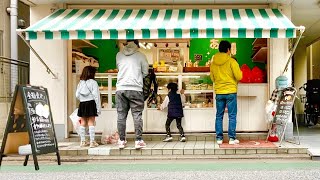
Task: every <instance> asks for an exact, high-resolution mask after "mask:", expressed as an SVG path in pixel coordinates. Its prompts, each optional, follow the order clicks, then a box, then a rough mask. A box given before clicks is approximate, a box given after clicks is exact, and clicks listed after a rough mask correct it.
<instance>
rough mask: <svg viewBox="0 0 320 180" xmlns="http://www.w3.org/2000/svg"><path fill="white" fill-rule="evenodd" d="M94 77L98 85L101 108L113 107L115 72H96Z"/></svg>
mask: <svg viewBox="0 0 320 180" xmlns="http://www.w3.org/2000/svg"><path fill="white" fill-rule="evenodd" d="M95 79H96V81H97V83H98V85H99V90H100V96H101V97H100V100H101V108H102V110H104V109H112V108H115V94H116V82H117V73H96V76H95Z"/></svg>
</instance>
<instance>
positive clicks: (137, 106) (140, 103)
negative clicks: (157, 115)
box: [116, 90, 144, 141]
mask: <svg viewBox="0 0 320 180" xmlns="http://www.w3.org/2000/svg"><path fill="white" fill-rule="evenodd" d="M116 106H117V113H118V132H119V135H120V140H121V141H123V140H125V139H126V121H127V116H128V111H129V109H131V113H132V117H133V123H134V130H135V133H136V141H138V140H142V127H143V122H142V111H143V109H144V100H143V93H142V91H141V92H140V91H132V90H125V91H117V92H116Z"/></svg>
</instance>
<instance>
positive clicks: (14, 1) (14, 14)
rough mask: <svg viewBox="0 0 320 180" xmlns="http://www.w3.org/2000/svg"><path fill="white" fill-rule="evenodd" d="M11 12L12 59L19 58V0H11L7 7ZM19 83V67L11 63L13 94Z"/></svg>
mask: <svg viewBox="0 0 320 180" xmlns="http://www.w3.org/2000/svg"><path fill="white" fill-rule="evenodd" d="M7 12H8V13H9V14H10V42H11V43H10V49H11V54H10V55H11V59H18V35H17V32H16V30H17V27H18V0H10V7H9V8H7ZM16 84H18V67H17V66H16V65H11V93H12V94H13V92H14V90H15V86H16Z"/></svg>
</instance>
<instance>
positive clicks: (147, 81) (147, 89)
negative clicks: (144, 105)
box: [142, 69, 158, 100]
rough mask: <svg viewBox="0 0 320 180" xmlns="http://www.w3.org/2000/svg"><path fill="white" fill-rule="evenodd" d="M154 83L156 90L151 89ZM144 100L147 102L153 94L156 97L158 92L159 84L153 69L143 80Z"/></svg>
mask: <svg viewBox="0 0 320 180" xmlns="http://www.w3.org/2000/svg"><path fill="white" fill-rule="evenodd" d="M152 83H153V87H154V90H152V89H151V85H152ZM142 91H143V99H144V100H147V99H148V98H149V97H150V95H151V94H154V95H156V94H157V91H158V84H157V80H156V74H155V73H154V71H153V69H149V74H148V75H147V76H146V77H145V78H143V88H142Z"/></svg>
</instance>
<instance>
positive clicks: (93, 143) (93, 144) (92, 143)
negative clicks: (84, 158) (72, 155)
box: [90, 141, 99, 148]
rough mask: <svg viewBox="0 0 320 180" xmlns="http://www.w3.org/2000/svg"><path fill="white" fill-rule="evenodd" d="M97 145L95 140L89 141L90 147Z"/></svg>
mask: <svg viewBox="0 0 320 180" xmlns="http://www.w3.org/2000/svg"><path fill="white" fill-rule="evenodd" d="M98 146H99V144H98V143H97V142H95V141H92V142H90V148H95V147H98Z"/></svg>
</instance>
